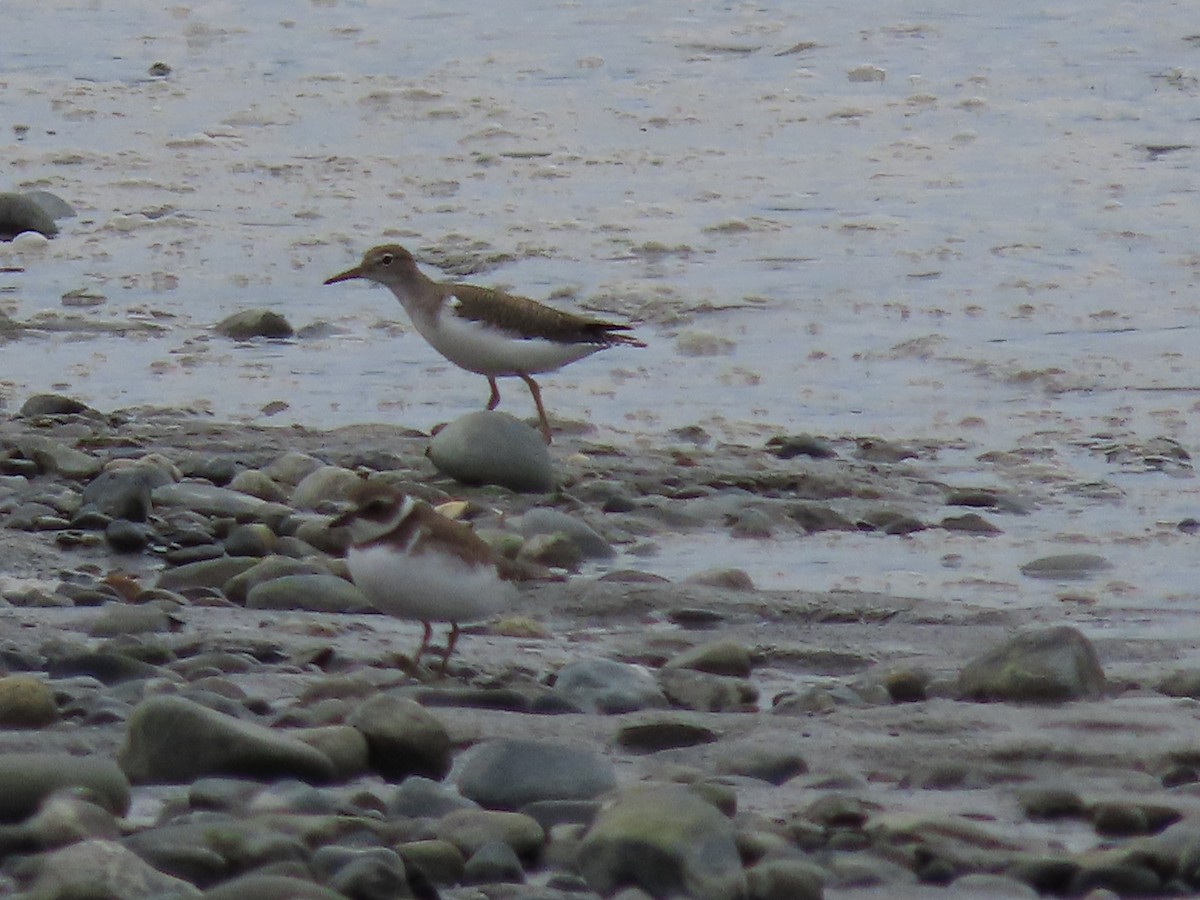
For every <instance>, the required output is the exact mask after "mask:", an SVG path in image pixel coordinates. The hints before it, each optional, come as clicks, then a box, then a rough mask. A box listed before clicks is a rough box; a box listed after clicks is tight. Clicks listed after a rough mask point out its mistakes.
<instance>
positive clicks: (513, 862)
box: [462, 841, 525, 884]
mask: <svg viewBox="0 0 1200 900" xmlns="http://www.w3.org/2000/svg"><path fill="white" fill-rule="evenodd" d="M462 880H463V884H524V883H525V870H524V869H523V868H522V867H521V860H520V859H519V858H518V857H517V854H516V851H514V850H513V848H512V847H510V846H508V844H506V843H504V842H503V841H489V842H488V843H486V844H484V845H483V846H482V847H480V848H479V849H478V850H476V851H475V852H474V853H472V854H471V857H470V859H468V860H467V864H466V865H465V866H463V873H462Z"/></svg>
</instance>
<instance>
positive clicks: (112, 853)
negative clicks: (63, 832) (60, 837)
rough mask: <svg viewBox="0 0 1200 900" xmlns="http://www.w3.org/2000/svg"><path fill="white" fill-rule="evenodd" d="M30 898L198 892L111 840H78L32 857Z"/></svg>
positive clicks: (190, 894) (182, 895)
mask: <svg viewBox="0 0 1200 900" xmlns="http://www.w3.org/2000/svg"><path fill="white" fill-rule="evenodd" d="M34 864H35V865H36V867H37V876H36V878H35V879H34V881H33V884H32V885H31V886H30V888H29V892H28V896H30V897H34V898H62V900H66V898H84V897H89V898H90V897H122V898H135V897H159V896H169V897H173V898H185V897H199V896H200V895H201V894H200V890H199V889H198V888H197V887H195V886H194V885H191V884H188V883H187V882H186V881H184V880H183V879H180V878H175V877H173V876H171V875H167V874H166V873H164V872H160V871H158V870H157V869H155V868H154V867H152V866H151V865H149V864H148V863H146V862H144V861H143V860H142V858H141V857H139V856H138V855H137V854H136V853H134V852H133V851H131V850H128V849H126V848H125V847H123V846H121V845H120V844H118V843H116V842H115V841H107V840H89V841H81V842H79V843H77V844H71V845H69V846H67V847H63V848H62V849H61V850H55V851H54V852H52V853H46V854H43V855H41V856H38V857H35V860H34Z"/></svg>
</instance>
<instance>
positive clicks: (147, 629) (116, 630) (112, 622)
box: [88, 603, 172, 637]
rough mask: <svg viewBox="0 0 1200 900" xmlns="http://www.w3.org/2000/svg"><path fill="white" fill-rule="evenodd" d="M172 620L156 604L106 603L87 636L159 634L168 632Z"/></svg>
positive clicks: (93, 621)
mask: <svg viewBox="0 0 1200 900" xmlns="http://www.w3.org/2000/svg"><path fill="white" fill-rule="evenodd" d="M171 627H172V619H171V616H170V614H169V613H167V611H166V610H165V609H163V608H162V607H161V606H159V605H157V604H149V603H148V604H143V605H139V606H130V605H129V604H128V603H107V604H105V605H104V607H103V608H102V609H101V610H100V615H98V616H97V617H96V618H95V619H94V620H92V624H91V626H90V627H89V628H88V634H90V635H91V636H92V637H121V636H123V635H130V634H161V633H163V632H166V631H170V630H171Z"/></svg>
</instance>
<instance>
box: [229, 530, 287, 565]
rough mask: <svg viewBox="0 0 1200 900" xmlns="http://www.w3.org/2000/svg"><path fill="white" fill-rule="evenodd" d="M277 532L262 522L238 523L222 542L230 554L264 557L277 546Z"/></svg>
mask: <svg viewBox="0 0 1200 900" xmlns="http://www.w3.org/2000/svg"><path fill="white" fill-rule="evenodd" d="M275 542H276V537H275V532H273V531H272V530H271V529H270V528H268V527H267V526H266V525H263V524H262V523H261V522H252V523H250V524H248V525H238V526H237V527H236V528H234V529H233V530H232V531H231V532H229V535H228V536H227V537H226V538H225V540H223V541H222V542H221V546H222V547H224V548H225V553H226V554H228V555H229V556H257V557H258V558H260V559H262V558H264V557H266V556H268V555H269V554H270V553H271V551H272V550H273V549H274V548H275Z"/></svg>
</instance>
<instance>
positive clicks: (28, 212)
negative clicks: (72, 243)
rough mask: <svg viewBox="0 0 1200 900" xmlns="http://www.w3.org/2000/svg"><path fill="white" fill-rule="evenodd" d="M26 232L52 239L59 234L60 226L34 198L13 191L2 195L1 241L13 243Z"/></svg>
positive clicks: (0, 210)
mask: <svg viewBox="0 0 1200 900" xmlns="http://www.w3.org/2000/svg"><path fill="white" fill-rule="evenodd" d="M26 231H36V232H37V233H38V234H41V235H44V236H45V237H48V238H52V237H54V236H55V235H56V234H58V226H57V225H56V224H55V223H54V217H53V216H52V215H50V214H49V213H48V212H46V210H45V209H43V208H42V205H41V204H40V203H38V202H37V200H35V199H34V198H32V197H29V196H27V195H25V194H18V193H15V192H13V191H4V192H2V193H0V241H11V240H12V239H13V238H14V237H16V236H17V235H18V234H22V233H23V232H26Z"/></svg>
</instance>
